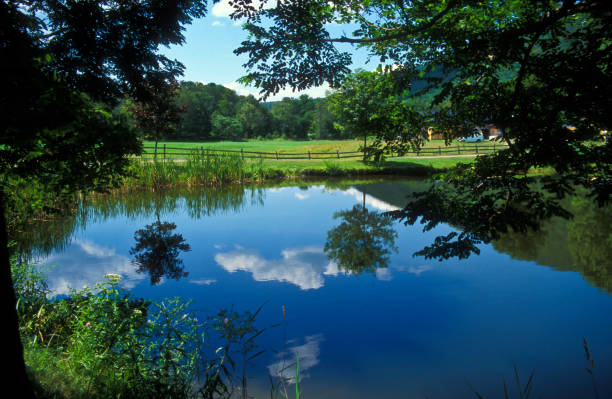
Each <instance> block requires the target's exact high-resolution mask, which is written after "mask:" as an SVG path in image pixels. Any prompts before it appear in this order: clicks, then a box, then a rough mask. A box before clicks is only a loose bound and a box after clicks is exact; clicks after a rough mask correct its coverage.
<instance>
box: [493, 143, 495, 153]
mask: <svg viewBox="0 0 612 399" xmlns="http://www.w3.org/2000/svg"><path fill="white" fill-rule="evenodd" d="M493 152H495V142H493Z"/></svg>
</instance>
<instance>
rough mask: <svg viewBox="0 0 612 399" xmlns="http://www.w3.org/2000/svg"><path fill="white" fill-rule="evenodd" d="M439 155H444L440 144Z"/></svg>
mask: <svg viewBox="0 0 612 399" xmlns="http://www.w3.org/2000/svg"><path fill="white" fill-rule="evenodd" d="M438 155H442V148H441V147H440V146H438Z"/></svg>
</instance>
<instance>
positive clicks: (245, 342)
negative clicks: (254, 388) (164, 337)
mask: <svg viewBox="0 0 612 399" xmlns="http://www.w3.org/2000/svg"><path fill="white" fill-rule="evenodd" d="M262 307H263V305H262V306H260V307H259V309H257V310H256V311H255V312H250V311H248V310H247V311H245V312H243V313H238V312H236V311H235V310H234V309H233V308H230V309H221V310H220V311H219V312H218V313H217V314H216V315H215V316H211V317H210V318H209V321H210V323H211V327H212V329H213V330H214V331H215V332H216V333H217V334H218V335H219V336H220V338H221V339H222V341H223V342H225V346H224V347H223V353H224V359H227V360H228V363H229V365H230V366H231V371H230V372H226V373H227V374H228V375H236V376H238V377H239V381H236V383H237V384H236V385H238V386H240V397H241V398H243V399H247V398H248V397H249V395H248V390H247V373H248V370H249V369H250V368H252V367H253V365H254V362H255V360H256V359H257V357H259V356H261V355H262V354H263V353H264V352H265V350H262V349H260V347H259V345H258V344H257V341H256V338H257V337H258V336H259V335H261V334H262V333H263V332H264V331H266V330H267V329H268V327H265V328H262V329H257V328H255V325H254V323H255V318H256V317H257V314H258V313H259V312H260V311H261V309H262ZM237 357H238V358H237ZM238 361H239V362H240V363H237V362H238Z"/></svg>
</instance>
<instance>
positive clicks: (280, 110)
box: [271, 94, 314, 140]
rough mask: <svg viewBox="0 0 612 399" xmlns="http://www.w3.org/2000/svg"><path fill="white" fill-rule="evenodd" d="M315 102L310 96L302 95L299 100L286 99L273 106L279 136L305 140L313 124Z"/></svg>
mask: <svg viewBox="0 0 612 399" xmlns="http://www.w3.org/2000/svg"><path fill="white" fill-rule="evenodd" d="M313 108H314V104H313V101H312V99H311V98H310V97H308V95H306V94H302V95H301V96H300V97H299V98H298V99H294V98H289V97H285V98H283V99H282V100H281V101H279V102H276V103H274V104H273V105H272V111H271V112H272V116H273V117H274V120H275V124H276V127H277V129H278V135H279V136H281V135H282V136H285V137H288V138H292V139H297V140H304V139H307V138H308V132H309V131H310V126H311V123H312V111H313Z"/></svg>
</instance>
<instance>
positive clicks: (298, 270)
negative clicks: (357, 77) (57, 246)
mask: <svg viewBox="0 0 612 399" xmlns="http://www.w3.org/2000/svg"><path fill="white" fill-rule="evenodd" d="M418 184H420V183H418V182H406V183H403V182H397V181H395V182H387V183H375V184H372V185H368V186H365V185H363V184H353V185H346V186H344V187H340V188H338V187H329V186H328V187H325V186H310V187H284V188H272V189H267V190H265V191H264V192H263V193H261V198H260V199H259V200H257V201H253V193H250V194H244V198H246V199H245V200H242V205H240V201H239V200H236V199H234V200H231V201H227V202H228V203H231V204H232V206H231V209H224V207H223V206H219V207H218V208H215V209H214V210H212V211H211V209H210V208H209V209H208V210H206V211H204V210H203V209H201V204H203V203H213V202H214V201H209V200H208V199H207V200H201V198H200V200H199V201H197V200H193V198H191V197H185V199H182V198H183V197H181V195H178V196H177V197H176V198H175V199H173V201H169V202H172V203H173V204H174V205H173V206H165V207H163V208H162V209H158V212H155V211H151V206H149V207H142V209H143V211H137V210H132V211H130V212H123V214H122V213H121V212H116V213H112V212H110V213H108V212H107V213H106V214H104V215H105V216H100V215H98V216H97V217H92V218H91V219H90V221H89V222H87V223H86V226H85V227H84V228H83V229H80V230H77V231H76V232H75V233H74V234H73V236H72V238H71V239H70V240H69V245H67V246H66V248H65V249H64V250H63V251H60V250H58V252H54V253H51V254H50V255H48V256H47V257H46V258H44V259H42V261H43V262H44V263H46V264H56V265H57V266H55V267H54V268H53V269H52V272H51V274H50V279H49V283H50V288H51V289H52V290H53V291H54V292H55V293H56V294H67V293H68V287H73V288H80V287H82V286H83V285H88V286H92V285H94V284H95V283H96V282H99V281H101V280H102V278H103V276H104V274H106V273H117V274H121V275H123V276H124V280H123V283H124V285H125V287H126V288H129V289H130V290H131V291H132V292H133V293H134V294H135V295H137V296H144V297H148V298H153V299H160V298H164V297H174V296H182V297H184V298H189V299H193V300H194V306H195V308H196V310H197V311H198V312H199V313H201V314H202V315H203V316H205V315H209V314H213V313H215V312H216V311H217V310H219V309H221V308H227V307H228V306H231V305H232V304H233V305H234V306H235V308H236V309H237V310H245V309H250V310H254V309H256V308H257V307H258V306H259V305H261V304H262V303H266V305H265V306H264V309H263V311H262V313H261V314H260V316H259V318H258V320H259V324H258V325H259V326H260V327H262V326H265V325H269V324H273V323H280V322H281V320H282V313H281V307H282V306H285V307H286V310H287V322H286V325H285V326H284V327H279V328H276V329H272V330H270V331H269V332H266V333H265V334H264V335H262V337H261V338H262V339H261V344H262V346H263V347H266V348H268V349H274V350H275V351H276V352H272V351H269V352H268V353H267V355H266V356H267V357H262V358H261V360H260V366H261V367H258V368H257V369H255V370H253V372H252V373H251V374H252V376H253V379H252V380H251V381H252V383H251V386H252V390H253V391H252V392H253V393H255V394H256V395H257V397H264V396H269V386H268V385H267V377H266V374H268V373H270V374H272V375H282V376H284V377H287V378H293V379H295V369H294V368H293V367H286V366H287V365H291V364H292V363H294V362H295V357H296V356H299V357H300V366H301V378H302V379H303V381H302V382H301V386H302V388H303V390H304V395H305V396H306V397H311V398H370V397H391V396H395V397H432V398H462V397H465V398H471V397H474V396H473V393H472V392H471V391H470V389H469V388H468V386H467V385H466V382H465V381H466V380H467V381H469V383H470V384H471V385H473V386H474V387H475V388H477V389H478V391H479V392H480V393H481V394H483V395H484V396H485V397H501V396H502V395H503V378H505V379H506V380H507V381H513V371H512V367H513V362H516V364H517V367H518V368H519V371H521V376H522V377H523V378H524V380H526V379H527V377H528V375H529V373H530V372H531V370H532V369H534V368H535V369H536V377H535V381H534V386H535V387H534V393H535V394H537V395H536V396H538V395H540V394H541V395H543V396H544V397H590V396H589V395H591V392H592V387H591V385H590V377H589V376H588V374H587V373H586V372H585V371H584V366H585V360H584V352H583V349H582V337H586V338H587V339H588V340H589V344H590V346H591V352H592V354H593V357H594V358H595V364H596V376H597V377H598V383H599V387H598V388H599V390H600V395H601V397H609V396H610V394H612V382H609V381H612V378H608V377H610V376H612V361H610V360H609V359H612V342H610V339H609V337H610V336H612V317H611V316H612V298H611V297H610V294H609V293H607V292H606V290H605V289H604V288H602V287H605V284H606V283H602V282H601V279H598V280H597V281H595V280H593V278H592V277H589V276H587V277H585V278H583V275H581V274H580V273H579V271H580V270H581V269H580V268H574V269H572V267H570V266H568V265H567V264H564V265H563V267H564V269H560V267H558V266H557V265H556V264H550V265H549V266H551V267H543V266H542V265H546V263H540V264H538V263H537V262H536V261H535V260H538V261H540V262H542V259H544V258H546V256H543V255H542V254H541V253H537V248H540V249H541V248H545V247H546V248H548V247H550V245H548V244H547V245H544V244H542V245H540V244H538V245H540V246H539V247H537V245H536V247H537V248H536V250H534V249H533V248H528V249H526V250H521V248H525V245H535V244H534V241H535V242H540V241H542V240H544V241H545V240H546V237H544V236H541V235H538V234H534V236H533V237H534V238H533V240H530V241H529V242H528V243H527V244H526V243H523V241H521V240H520V239H515V238H512V237H508V238H507V241H504V242H503V243H497V244H494V245H490V246H483V247H482V253H481V255H480V256H478V257H472V258H470V259H468V260H466V261H456V260H448V261H444V262H438V261H435V260H433V261H432V260H424V259H423V258H415V257H413V256H412V254H413V253H414V252H415V251H417V250H419V249H421V248H422V247H423V246H424V245H425V244H427V243H429V242H431V240H433V239H434V238H435V236H436V235H439V234H442V233H447V232H448V231H450V230H449V229H450V227H448V226H446V227H440V228H437V229H435V230H434V231H431V232H427V233H422V232H421V228H420V226H418V225H417V226H403V225H397V224H394V228H395V230H396V231H397V238H396V240H395V245H396V246H397V247H398V249H399V251H398V253H394V252H389V262H388V267H386V268H377V269H376V270H373V271H367V270H366V271H364V272H356V271H351V270H347V269H343V268H342V267H340V266H341V265H340V266H339V265H338V264H337V263H336V261H334V260H330V259H329V258H328V256H327V254H326V253H325V251H324V247H325V244H326V240H327V232H328V231H330V230H332V229H333V228H334V227H336V226H338V225H339V223H340V221H339V220H337V219H334V217H333V216H334V214H336V213H338V212H340V211H349V210H351V209H352V208H353V207H354V206H355V205H360V204H363V202H364V195H363V194H364V191H365V193H366V195H365V206H366V208H367V210H368V211H369V212H376V211H388V210H393V209H398V208H399V207H401V206H402V203H403V201H404V198H405V195H406V192H408V191H410V190H412V189H414V188H415V187H416V186H418ZM222 202H223V201H216V202H215V203H222ZM198 204H199V205H198ZM197 207H200V208H199V209H196V208H197ZM153 208H154V206H153ZM135 209H136V208H135ZM138 209H140V208H138ZM144 209H148V211H144ZM100 213H103V212H100ZM126 213H129V216H126V215H125V214H126ZM94 214H95V212H94ZM158 216H159V220H161V221H162V222H165V221H167V222H171V223H175V224H176V226H177V228H176V233H178V234H181V235H182V236H183V237H184V239H185V242H187V243H188V244H189V245H190V246H191V251H190V252H186V253H183V254H181V256H180V257H181V259H182V261H183V263H184V269H185V272H187V273H188V276H187V277H184V278H181V279H179V280H173V279H168V278H164V277H162V278H161V280H160V282H159V284H157V285H155V286H151V284H150V281H149V277H148V276H147V275H146V274H142V273H137V272H136V267H135V265H134V264H133V263H132V258H131V257H130V255H129V250H130V248H131V247H132V246H133V245H134V232H135V231H136V230H138V229H142V228H143V227H144V226H145V225H150V224H151V223H152V222H154V221H156V220H158V219H157V218H158ZM569 230H570V231H573V230H571V228H569ZM555 231H556V230H555ZM542 234H549V235H550V237H555V240H556V241H555V242H556V243H557V244H556V245H557V246H560V247H563V246H564V245H568V244H567V243H565V244H564V243H563V242H558V241H559V240H560V238H559V235H558V234H557V235H555V233H554V232H551V231H550V228H549V231H547V232H545V233H542ZM542 242H543V241H542ZM496 248H497V250H496ZM498 250H499V251H501V252H498ZM566 250H567V249H566ZM534 251H536V252H534ZM557 252H558V251H557ZM534 254H535V255H534ZM530 256H531V257H530ZM513 258H516V259H513ZM519 259H522V260H519ZM566 263H567V262H566ZM557 269H559V270H576V271H569V272H563V273H562V272H559V271H557ZM585 279H586V281H585ZM589 279H590V280H589ZM591 280H593V281H591ZM597 287H599V288H597ZM560 381H562V383H560ZM606 395H607V396H606Z"/></svg>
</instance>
